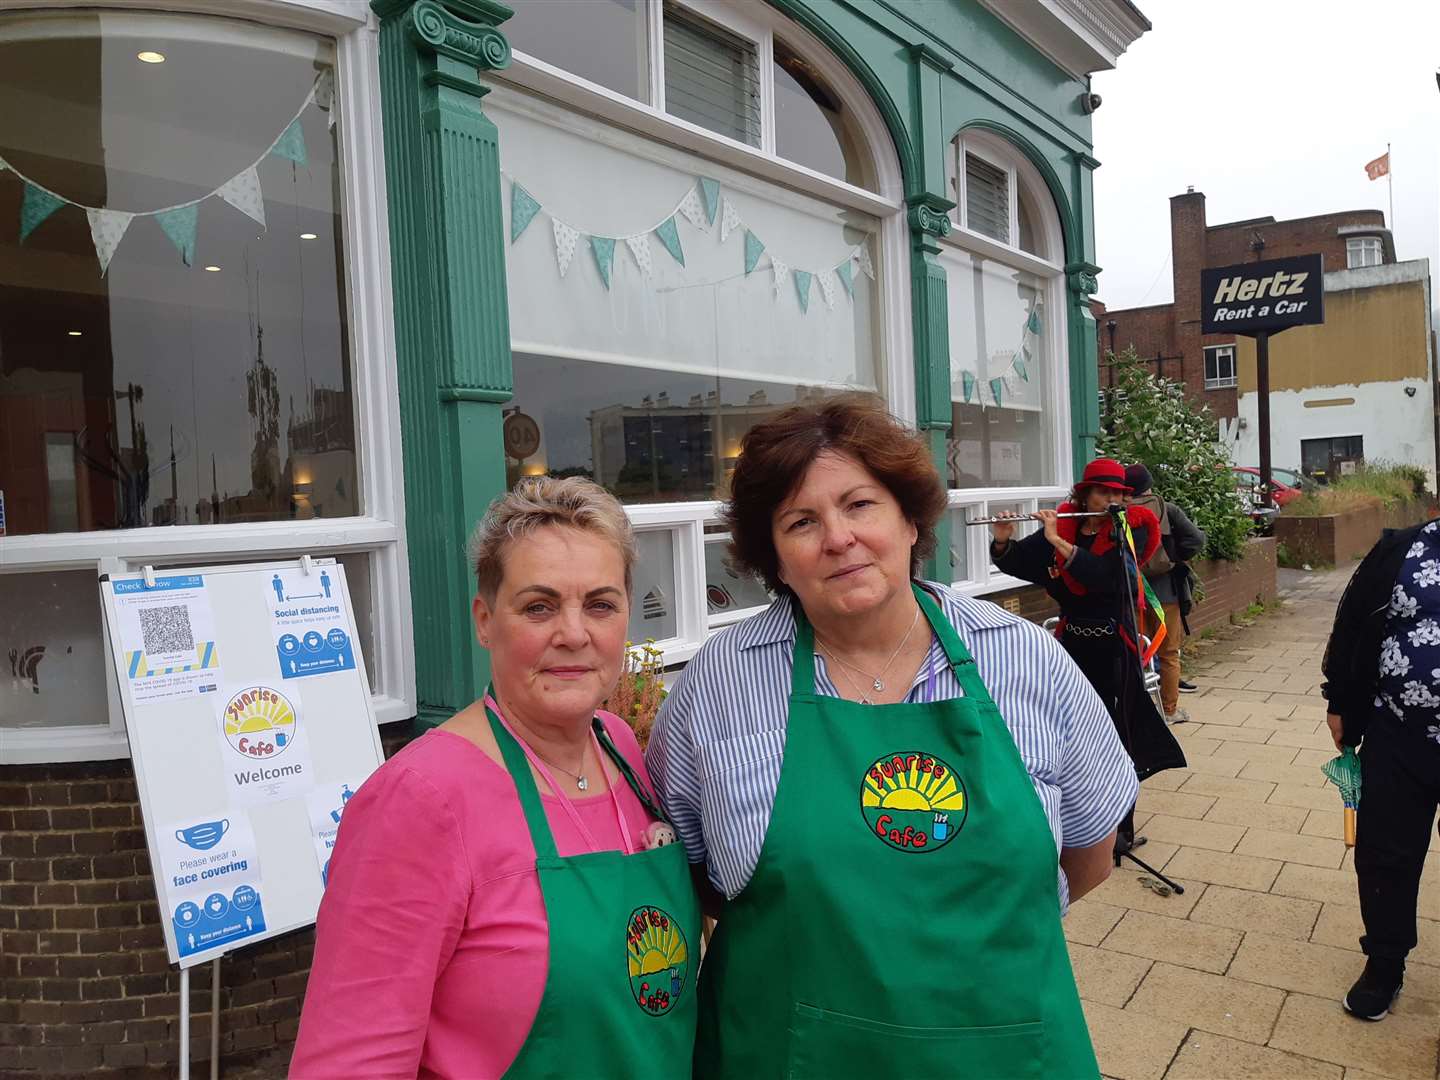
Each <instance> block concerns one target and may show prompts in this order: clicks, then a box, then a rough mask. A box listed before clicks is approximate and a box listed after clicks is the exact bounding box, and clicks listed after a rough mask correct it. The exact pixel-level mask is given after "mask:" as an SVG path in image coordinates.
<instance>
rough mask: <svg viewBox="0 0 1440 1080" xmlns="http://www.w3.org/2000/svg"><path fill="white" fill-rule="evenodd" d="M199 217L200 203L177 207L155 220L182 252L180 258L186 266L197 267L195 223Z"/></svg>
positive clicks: (164, 212) (156, 217)
mask: <svg viewBox="0 0 1440 1080" xmlns="http://www.w3.org/2000/svg"><path fill="white" fill-rule="evenodd" d="M199 217H200V204H199V203H191V204H190V205H189V206H177V207H176V208H175V209H174V210H165V211H163V212H161V213H159V214H156V215H155V220H156V221H158V222H159V223H160V228H161V229H163V230H164V231H165V235H166V236H168V237H169V238H170V242H171V243H172V244H174V245H175V249H176V250H177V251H179V252H180V258H181V259H182V260H183V261H184V263H185V265H186V266H194V265H195V223H196V221H197V220H198V219H199Z"/></svg>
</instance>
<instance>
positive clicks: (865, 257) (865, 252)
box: [856, 244, 875, 281]
mask: <svg viewBox="0 0 1440 1080" xmlns="http://www.w3.org/2000/svg"><path fill="white" fill-rule="evenodd" d="M856 252H857V253H858V254H859V256H860V269H861V270H863V271H865V276H866V277H868V278H869V279H870V280H871V281H874V280H875V264H874V263H872V262H871V261H870V247H869V245H868V244H861V245H860V246H859V247H858V248H856Z"/></svg>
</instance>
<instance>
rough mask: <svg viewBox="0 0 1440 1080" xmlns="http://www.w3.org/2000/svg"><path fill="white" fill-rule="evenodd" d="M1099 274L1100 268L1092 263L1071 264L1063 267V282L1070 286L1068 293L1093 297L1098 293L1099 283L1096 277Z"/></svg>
mask: <svg viewBox="0 0 1440 1080" xmlns="http://www.w3.org/2000/svg"><path fill="white" fill-rule="evenodd" d="M1099 273H1100V267H1098V266H1096V265H1095V264H1094V263H1092V262H1073V263H1067V264H1066V266H1065V280H1066V282H1067V283H1068V284H1069V286H1070V291H1071V292H1073V293H1078V294H1079V295H1081V296H1094V295H1095V294H1096V293H1097V292H1099V291H1100V282H1099V280H1098V279H1097V277H1096V275H1097V274H1099Z"/></svg>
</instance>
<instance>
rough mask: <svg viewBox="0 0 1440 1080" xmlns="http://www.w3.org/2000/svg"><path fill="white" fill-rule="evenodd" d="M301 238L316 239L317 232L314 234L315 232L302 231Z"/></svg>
mask: <svg viewBox="0 0 1440 1080" xmlns="http://www.w3.org/2000/svg"><path fill="white" fill-rule="evenodd" d="M300 239H301V240H314V239H315V234H314V233H313V232H302V233H301V234H300Z"/></svg>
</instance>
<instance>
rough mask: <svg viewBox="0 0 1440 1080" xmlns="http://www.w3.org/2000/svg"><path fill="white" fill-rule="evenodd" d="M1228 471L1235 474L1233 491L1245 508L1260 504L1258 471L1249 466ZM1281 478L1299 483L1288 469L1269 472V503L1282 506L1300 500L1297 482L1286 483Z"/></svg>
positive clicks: (1293, 473) (1235, 467)
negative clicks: (1242, 501)
mask: <svg viewBox="0 0 1440 1080" xmlns="http://www.w3.org/2000/svg"><path fill="white" fill-rule="evenodd" d="M1230 471H1231V472H1232V473H1234V474H1235V490H1236V491H1238V492H1239V493H1240V497H1241V499H1242V500H1244V501H1245V503H1246V505H1247V506H1256V505H1258V504H1259V503H1260V470H1259V469H1256V468H1252V467H1251V466H1249V465H1235V466H1233V467H1232V468H1231V469H1230ZM1282 476H1283V477H1288V478H1290V480H1292V481H1299V479H1300V478H1299V476H1297V475H1296V474H1295V472H1294V471H1293V470H1290V469H1274V468H1272V469H1271V470H1270V501H1271V502H1272V503H1274V504H1275V505H1276V506H1284V505H1285V504H1286V503H1288V502H1293V501H1294V500H1295V499H1298V498H1300V496H1301V495H1302V494H1304V492H1302V491H1301V489H1300V485H1299V483H1298V482H1295V483H1286V482H1285V480H1284V479H1282Z"/></svg>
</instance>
